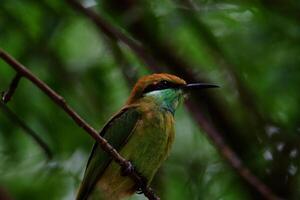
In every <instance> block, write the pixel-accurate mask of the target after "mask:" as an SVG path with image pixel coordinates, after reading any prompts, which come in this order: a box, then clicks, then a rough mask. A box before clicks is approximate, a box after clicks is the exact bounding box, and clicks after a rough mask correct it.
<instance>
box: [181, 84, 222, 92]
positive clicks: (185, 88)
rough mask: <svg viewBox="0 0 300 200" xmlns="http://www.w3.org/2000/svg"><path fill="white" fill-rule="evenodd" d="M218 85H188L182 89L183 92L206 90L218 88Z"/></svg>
mask: <svg viewBox="0 0 300 200" xmlns="http://www.w3.org/2000/svg"><path fill="white" fill-rule="evenodd" d="M218 87H219V86H218V85H215V84H210V83H190V84H186V85H185V86H183V87H182V89H183V90H185V91H190V90H196V89H199V90H200V89H208V88H218Z"/></svg>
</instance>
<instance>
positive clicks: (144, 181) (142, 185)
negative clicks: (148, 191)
mask: <svg viewBox="0 0 300 200" xmlns="http://www.w3.org/2000/svg"><path fill="white" fill-rule="evenodd" d="M139 176H140V178H141V180H140V183H139V185H138V187H137V190H136V193H137V194H142V193H144V192H143V189H144V188H146V187H147V183H148V180H147V178H145V177H144V176H142V175H141V174H140V175H139Z"/></svg>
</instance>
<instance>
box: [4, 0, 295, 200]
mask: <svg viewBox="0 0 300 200" xmlns="http://www.w3.org/2000/svg"><path fill="white" fill-rule="evenodd" d="M121 2H123V4H122V3H121ZM121 2H119V3H116V4H114V3H115V1H103V0H98V1H94V0H85V1H82V3H83V4H84V5H85V6H86V7H90V8H91V9H93V10H95V11H97V12H98V13H99V14H100V15H101V16H103V17H105V19H106V20H108V21H109V22H110V23H111V25H113V26H116V27H119V29H120V30H121V31H122V32H124V33H125V34H126V35H128V36H130V37H133V38H136V39H138V40H139V41H140V42H141V44H144V45H145V46H146V47H147V48H148V49H149V52H151V53H152V54H153V55H154V56H155V57H156V58H157V59H158V60H160V62H161V63H162V65H163V64H167V65H168V64H170V63H172V62H176V61H175V60H169V61H167V62H166V60H164V56H165V55H168V54H172V55H175V56H176V57H177V58H180V59H179V60H182V61H183V62H184V63H187V65H188V66H189V70H191V71H192V72H193V73H194V74H195V75H196V76H198V77H205V79H208V80H210V81H211V82H215V83H218V84H220V85H221V86H222V88H221V89H220V90H219V91H218V92H214V93H218V94H216V95H217V96H216V98H217V99H218V102H219V103H220V105H222V108H223V110H224V112H225V113H226V117H227V118H226V119H225V118H224V123H225V121H230V122H231V123H232V124H231V127H232V128H234V129H232V130H231V129H229V130H226V132H227V133H229V134H227V135H224V137H225V138H226V141H227V142H228V144H230V146H232V148H233V149H234V150H235V151H236V152H237V153H238V154H239V156H240V157H241V158H242V159H243V161H244V162H245V163H246V164H247V165H248V167H249V168H250V169H251V170H252V171H253V172H254V173H255V174H256V175H257V176H258V177H259V178H260V179H262V180H263V181H264V182H265V183H266V184H267V185H269V186H270V188H271V189H272V190H273V192H274V193H276V194H278V195H279V196H281V197H283V198H286V199H299V198H300V175H299V169H298V168H299V164H300V163H299V160H300V159H299V150H300V149H299V148H300V126H299V122H300V120H299V114H300V110H299V102H300V92H299V85H300V68H299V65H300V57H299V55H300V45H299V44H300V26H299V25H300V23H299V19H300V14H299V13H300V3H299V2H297V1H292V0H289V1H281V0H275V1H269V0H257V1H241V0H223V1H221V0H197V1H193V0H176V1H175V0H173V1H171V0H152V1H141V0H140V1H121ZM116 5H117V6H116ZM140 19H143V20H140ZM0 47H1V48H3V49H5V50H6V51H8V52H9V53H10V54H11V55H13V56H14V57H15V58H17V59H18V60H19V61H20V62H21V63H22V64H24V65H25V66H27V67H28V68H30V70H32V71H33V72H34V73H35V74H36V75H37V76H38V77H39V78H41V79H42V80H44V81H45V82H46V83H47V84H49V85H50V86H51V87H52V88H53V89H55V90H56V91H57V92H59V93H60V94H61V95H62V96H63V97H65V99H66V100H67V102H68V103H69V104H70V105H71V106H72V107H73V108H75V110H76V111H78V113H79V114H80V115H81V116H82V117H83V118H84V119H86V120H87V121H88V122H89V123H90V124H91V125H92V126H93V127H95V128H97V129H101V127H102V126H103V125H104V123H105V122H106V120H107V119H109V117H110V116H111V115H112V114H113V113H115V112H116V111H118V109H119V108H120V107H121V106H122V105H123V104H124V102H125V101H126V98H127V97H128V95H129V92H130V87H131V85H132V80H134V79H135V77H140V76H142V75H145V74H149V73H151V71H150V70H149V68H147V66H146V65H145V63H143V61H142V60H141V59H140V58H139V57H137V56H136V55H135V54H134V53H133V52H132V51H131V50H130V49H129V48H128V47H127V46H125V45H123V44H120V43H114V42H112V41H111V40H110V39H109V38H108V37H106V36H105V35H104V34H103V33H101V32H100V31H99V30H98V29H97V28H96V27H95V26H94V24H93V23H92V22H91V21H90V20H89V19H87V18H86V17H84V16H83V15H81V14H80V13H78V12H77V11H74V10H73V9H72V8H71V7H70V6H69V5H68V4H67V3H65V2H64V1H54V0H42V1H37V0H36V1H35V0H26V1H18V0H2V1H1V4H0ZM165 47H167V48H165ZM164 48H165V49H164ZM166 50H168V51H167V52H166ZM163 53H164V54H163ZM162 69H163V68H162ZM171 72H172V71H171ZM14 75H15V72H14V71H13V70H12V69H11V68H10V67H9V66H7V65H6V64H5V63H4V62H2V61H1V62H0V91H5V90H6V89H7V87H8V86H9V84H10V81H11V80H12V79H13V77H14ZM179 75H180V74H179ZM130 80H131V82H130ZM187 81H189V80H187ZM210 95H212V94H210ZM8 106H9V107H10V108H11V109H12V110H13V111H14V112H15V113H16V114H17V115H18V116H19V117H20V118H21V119H22V120H24V121H25V122H26V123H27V125H29V126H30V127H31V128H32V129H33V130H35V132H37V134H38V135H39V136H40V137H41V138H42V139H43V140H44V141H46V143H47V144H48V145H49V147H50V148H51V150H52V152H53V154H54V158H53V159H52V160H50V161H48V160H47V159H46V158H45V156H44V154H43V151H42V150H41V149H40V147H39V146H38V145H37V144H36V143H35V141H33V140H32V138H31V137H30V136H28V135H27V134H26V133H25V132H24V130H22V129H21V128H20V127H19V126H18V124H16V123H14V122H13V121H11V120H10V119H9V118H7V116H6V114H5V112H2V110H1V112H0V158H1V159H0V192H2V191H6V192H7V193H8V194H9V195H10V196H11V197H12V198H13V199H45V200H46V199H65V200H67V199H73V198H74V195H75V193H76V189H77V187H78V185H79V183H80V179H81V176H82V173H83V170H84V168H85V163H86V161H87V158H88V155H89V151H90V149H91V147H92V144H93V140H92V139H91V138H90V137H89V136H88V135H87V134H85V133H84V132H83V130H81V129H80V128H78V127H77V126H76V125H75V124H74V123H73V121H72V120H71V119H70V118H69V117H68V116H67V115H66V114H65V113H64V112H62V111H61V110H60V109H59V108H57V107H56V106H55V105H54V103H53V102H51V100H49V98H48V97H46V96H45V95H44V94H43V93H42V92H41V91H39V89H37V88H36V87H35V86H34V85H32V84H31V83H29V82H28V81H27V80H25V79H22V80H21V82H20V84H19V87H18V88H17V90H16V93H15V95H14V96H13V98H12V100H11V101H10V102H9V103H8ZM215 114H218V113H209V116H214V115H215ZM211 119H212V121H213V120H214V118H213V117H212V118H211ZM153 184H154V188H156V190H157V191H158V193H159V195H160V196H161V197H162V199H204V200H205V199H207V200H211V199H223V200H224V199H226V200H234V199H237V200H238V199H253V198H255V197H257V194H255V192H254V191H253V190H251V189H249V187H248V185H247V184H245V182H243V181H242V180H241V178H239V176H238V175H237V173H236V172H235V171H234V170H233V169H232V168H231V167H230V166H229V165H228V164H227V162H226V161H224V160H223V159H222V157H220V155H219V153H218V150H217V149H215V147H214V146H213V144H212V143H211V142H210V141H209V139H208V138H207V136H206V135H205V133H204V132H201V130H199V127H198V126H197V125H196V124H195V122H194V121H193V119H192V118H191V116H190V114H189V113H187V112H186V110H185V109H184V107H183V106H182V107H181V108H180V109H179V110H178V112H177V113H176V141H175V144H174V147H173V151H172V153H171V155H170V157H169V159H168V160H167V161H166V162H165V164H164V165H163V167H162V169H161V170H160V172H159V173H158V175H157V176H156V179H155V180H154V183H153ZM132 199H145V198H144V197H143V196H142V195H135V196H134V197H133V198H132Z"/></svg>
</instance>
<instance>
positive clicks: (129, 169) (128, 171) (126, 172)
mask: <svg viewBox="0 0 300 200" xmlns="http://www.w3.org/2000/svg"><path fill="white" fill-rule="evenodd" d="M133 171H134V167H133V165H132V164H131V162H130V161H126V164H125V165H123V166H122V167H121V175H122V176H128V175H129V174H131V173H132V172H133Z"/></svg>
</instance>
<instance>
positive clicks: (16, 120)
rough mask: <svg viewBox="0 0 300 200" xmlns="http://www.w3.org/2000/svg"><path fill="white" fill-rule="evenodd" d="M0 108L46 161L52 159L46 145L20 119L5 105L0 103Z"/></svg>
mask: <svg viewBox="0 0 300 200" xmlns="http://www.w3.org/2000/svg"><path fill="white" fill-rule="evenodd" d="M0 108H1V109H2V110H3V112H4V114H5V115H6V116H7V117H8V118H9V119H10V120H11V121H13V122H14V123H16V125H18V126H20V127H21V128H22V129H23V130H24V131H25V132H24V133H26V134H28V135H29V136H30V137H31V138H32V139H33V140H34V141H35V142H36V143H37V144H38V145H39V146H40V147H41V148H42V150H43V151H44V153H45V155H46V156H47V158H48V160H51V159H52V158H53V154H52V151H51V150H50V148H49V146H48V145H47V143H46V142H45V141H44V140H43V139H42V138H40V136H39V135H38V134H37V133H36V132H35V131H34V130H32V129H31V128H30V127H29V126H28V125H27V124H26V123H25V122H24V121H23V120H22V119H20V118H19V117H18V116H17V115H16V114H15V113H14V112H13V111H12V110H11V109H10V108H9V107H8V106H7V105H6V104H5V103H3V102H2V101H0Z"/></svg>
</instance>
